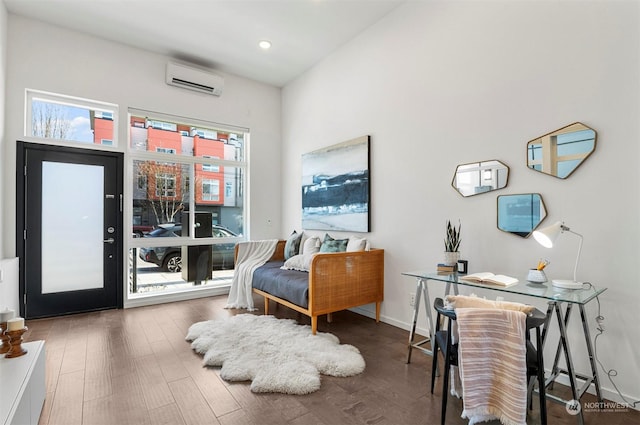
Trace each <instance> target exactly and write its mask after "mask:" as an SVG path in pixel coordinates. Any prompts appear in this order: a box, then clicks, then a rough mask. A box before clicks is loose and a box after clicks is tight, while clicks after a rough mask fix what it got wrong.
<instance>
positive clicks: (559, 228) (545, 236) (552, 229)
mask: <svg viewBox="0 0 640 425" xmlns="http://www.w3.org/2000/svg"><path fill="white" fill-rule="evenodd" d="M564 232H569V233H573V234H574V235H577V236H579V237H580V244H579V245H578V256H577V257H576V265H575V267H574V268H573V280H568V279H553V280H552V281H551V284H552V285H553V286H556V287H558V288H565V289H582V282H578V281H577V280H576V273H577V271H578V261H580V252H581V251H582V235H581V234H579V233H576V232H574V231H572V230H571V229H569V228H568V227H567V226H565V225H564V223H561V222H559V221H558V222H556V223H554V224H552V225H551V226H548V227H545V228H544V229H540V230H536V231H534V232H533V237H534V239H535V240H536V241H538V243H539V244H540V245H542V246H544V247H545V248H553V243H554V242H555V240H556V239H557V238H558V236H559V235H560V233H564Z"/></svg>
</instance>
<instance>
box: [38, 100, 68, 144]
mask: <svg viewBox="0 0 640 425" xmlns="http://www.w3.org/2000/svg"><path fill="white" fill-rule="evenodd" d="M31 119H32V128H33V130H32V131H33V134H32V135H33V136H37V137H45V138H51V139H61V140H66V139H68V138H69V135H70V132H71V121H70V120H69V118H68V117H67V109H65V108H64V107H63V106H62V105H57V104H55V103H49V102H33V103H32V111H31Z"/></svg>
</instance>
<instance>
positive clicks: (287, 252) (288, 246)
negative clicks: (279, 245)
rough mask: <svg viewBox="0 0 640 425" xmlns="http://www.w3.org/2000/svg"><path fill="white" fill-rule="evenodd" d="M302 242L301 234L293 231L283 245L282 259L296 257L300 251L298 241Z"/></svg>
mask: <svg viewBox="0 0 640 425" xmlns="http://www.w3.org/2000/svg"><path fill="white" fill-rule="evenodd" d="M301 240H302V233H297V232H296V231H295V230H294V231H293V233H292V234H291V236H289V238H288V239H287V242H286V243H285V244H284V259H285V260H288V259H289V258H291V257H293V256H294V255H298V253H299V251H300V241H301Z"/></svg>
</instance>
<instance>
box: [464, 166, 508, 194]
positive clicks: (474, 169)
mask: <svg viewBox="0 0 640 425" xmlns="http://www.w3.org/2000/svg"><path fill="white" fill-rule="evenodd" d="M508 180H509V167H507V166H506V165H504V164H503V163H502V162H500V161H498V160H495V159H494V160H491V161H483V162H472V163H469V164H460V165H458V167H457V168H456V172H455V174H454V175H453V181H452V182H451V186H453V188H454V189H455V190H457V191H458V193H459V194H460V195H462V196H464V197H467V196H473V195H478V194H480V193H486V192H491V191H493V190H498V189H502V188H503V187H505V186H506V185H507V181H508Z"/></svg>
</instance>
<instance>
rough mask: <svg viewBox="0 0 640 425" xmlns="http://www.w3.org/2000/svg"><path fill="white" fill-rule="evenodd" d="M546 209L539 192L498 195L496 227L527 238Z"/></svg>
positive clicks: (545, 214) (543, 217)
mask: <svg viewBox="0 0 640 425" xmlns="http://www.w3.org/2000/svg"><path fill="white" fill-rule="evenodd" d="M546 216H547V210H546V208H545V205H544V201H543V200H542V196H541V195H540V194H539V193H522V194H518V195H501V196H498V229H500V230H502V231H504V232H507V233H512V234H514V235H518V236H521V237H523V238H528V237H529V235H530V234H531V232H533V231H534V230H535V229H536V228H537V227H538V225H539V224H540V223H542V220H544V219H545V217H546Z"/></svg>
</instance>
